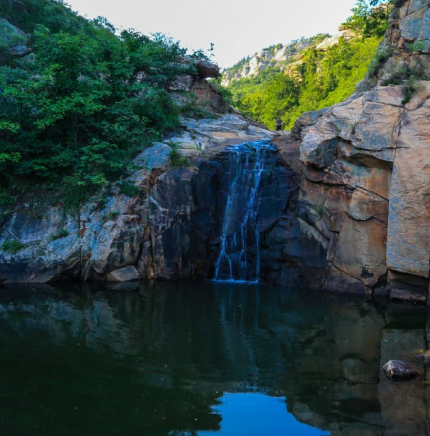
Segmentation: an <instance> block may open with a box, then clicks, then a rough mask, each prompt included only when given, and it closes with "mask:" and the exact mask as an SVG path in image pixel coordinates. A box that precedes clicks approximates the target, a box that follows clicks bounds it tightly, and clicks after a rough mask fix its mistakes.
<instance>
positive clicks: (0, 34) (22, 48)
mask: <svg viewBox="0 0 430 436" xmlns="http://www.w3.org/2000/svg"><path fill="white" fill-rule="evenodd" d="M28 41H29V38H28V36H27V34H26V33H24V32H23V31H22V30H21V29H18V27H16V26H14V25H13V24H11V23H9V21H7V20H6V19H4V18H0V44H1V45H3V46H5V47H7V48H8V49H9V53H10V54H11V55H13V56H24V55H26V54H27V53H28V47H27V44H28Z"/></svg>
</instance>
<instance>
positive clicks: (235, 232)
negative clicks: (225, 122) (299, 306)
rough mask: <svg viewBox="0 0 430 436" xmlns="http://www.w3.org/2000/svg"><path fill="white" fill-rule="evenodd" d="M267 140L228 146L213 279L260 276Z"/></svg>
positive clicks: (253, 280)
mask: <svg viewBox="0 0 430 436" xmlns="http://www.w3.org/2000/svg"><path fill="white" fill-rule="evenodd" d="M269 150H271V151H274V150H275V148H274V147H273V146H272V145H271V144H270V143H269V142H267V141H257V142H250V143H245V144H240V145H237V146H234V147H231V148H229V175H230V185H229V189H228V195H227V204H226V206H225V212H224V217H223V224H222V231H221V250H220V253H219V256H218V259H217V261H216V264H215V280H217V281H232V282H250V283H257V282H258V281H259V278H260V228H259V207H260V191H261V178H262V174H263V171H264V169H265V164H266V155H267V151H269Z"/></svg>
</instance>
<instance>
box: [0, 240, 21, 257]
mask: <svg viewBox="0 0 430 436" xmlns="http://www.w3.org/2000/svg"><path fill="white" fill-rule="evenodd" d="M24 247H25V244H23V243H21V242H20V241H18V240H16V239H12V240H6V241H4V242H3V244H2V245H1V249H2V250H3V251H4V252H6V253H11V254H16V253H18V251H20V250H22V249H23V248H24Z"/></svg>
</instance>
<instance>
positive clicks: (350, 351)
mask: <svg viewBox="0 0 430 436" xmlns="http://www.w3.org/2000/svg"><path fill="white" fill-rule="evenodd" d="M121 286H122V285H117V287H116V288H115V289H111V290H105V289H104V288H99V289H98V288H96V287H91V288H85V289H66V288H65V287H62V288H61V289H54V288H51V287H48V286H45V287H42V288H39V287H38V288H30V287H19V286H18V287H17V286H14V287H13V288H7V289H5V290H2V291H1V293H0V326H1V328H0V346H1V350H2V354H1V356H2V357H1V358H0V374H1V376H0V378H1V385H2V388H3V389H2V392H3V393H2V396H1V403H0V406H1V407H0V422H3V424H0V427H1V426H6V427H5V429H8V430H9V431H10V433H11V434H25V431H28V434H30V427H29V428H28V429H26V428H23V427H22V426H23V425H27V424H28V425H29V426H32V425H34V422H33V421H31V420H29V421H28V423H27V421H25V420H23V419H22V416H33V419H36V418H35V417H36V416H37V419H38V420H41V421H40V422H39V425H42V426H43V425H44V426H45V427H44V428H45V434H47V435H50V434H58V433H55V431H54V429H55V428H57V429H61V428H62V427H64V426H67V428H70V426H71V428H74V429H75V430H76V431H81V430H82V428H81V426H84V425H85V423H87V424H88V425H89V423H90V422H91V423H92V422H94V420H96V421H97V420H99V421H100V422H99V425H100V426H101V427H100V428H102V429H103V432H104V433H103V434H105V435H109V434H118V433H117V432H118V431H119V429H121V428H123V427H124V426H127V425H128V426H129V427H130V428H131V429H132V430H131V431H130V432H129V433H128V434H130V435H132V434H138V431H137V430H139V431H143V429H147V431H148V432H150V430H151V429H152V430H153V432H152V433H148V434H167V432H168V431H171V430H172V429H177V430H184V431H185V430H188V431H191V430H194V431H197V430H213V431H215V430H217V429H219V427H220V422H221V419H222V417H220V416H218V415H217V414H216V413H215V414H213V413H211V410H212V409H213V407H216V405H217V404H219V401H220V398H221V397H222V395H223V392H226V391H227V392H264V393H266V394H268V395H272V396H276V397H286V398H287V405H286V407H287V409H288V411H290V412H291V413H293V414H294V416H295V417H296V418H297V419H298V420H300V421H302V422H304V423H306V424H309V425H312V426H314V427H318V428H321V429H325V430H328V431H330V432H331V433H332V434H333V435H344V436H346V435H355V434H359V435H382V434H384V435H409V436H411V435H419V434H426V433H425V432H426V430H425V426H426V422H427V421H428V417H427V410H426V397H427V391H426V388H425V384H424V383H423V381H422V380H416V381H412V382H408V383H400V384H398V383H395V384H393V383H389V382H388V381H386V379H385V378H384V377H383V376H381V373H380V368H381V366H382V364H383V363H385V362H386V361H387V360H389V359H396V358H405V357H407V358H408V359H409V360H410V359H411V356H415V354H418V352H419V351H421V350H422V349H424V348H425V347H426V343H425V342H426V339H425V338H426V316H425V312H421V311H419V310H418V311H417V309H414V308H407V307H402V308H401V309H397V310H400V311H401V312H399V313H397V312H396V309H395V307H394V306H392V307H390V308H388V309H387V308H386V307H385V306H384V305H381V304H373V303H369V302H366V301H363V300H355V301H354V300H352V301H351V298H350V297H348V299H343V298H341V297H337V296H322V295H319V294H315V293H312V294H311V295H307V294H306V293H304V292H300V293H299V292H292V291H291V292H288V291H285V290H284V291H276V290H273V289H272V288H265V287H253V286H245V287H238V286H237V285H236V286H233V287H231V286H230V285H219V284H214V283H203V284H202V283H200V284H187V283H185V284H184V283H182V284H163V285H153V286H151V285H137V284H136V285H124V288H121ZM421 372H422V370H421ZM75 407H76V409H75ZM112 410H115V414H114V416H113V415H112V413H111V411H112ZM53 411H55V413H54V412H53ZM18 412H19V413H18ZM18 417H20V419H19V420H18ZM77 417H79V419H77ZM42 421H43V423H42ZM18 422H20V423H19V424H18ZM137 423H139V425H137ZM56 426H57V427H56ZM133 429H134V431H135V433H134V432H133ZM383 429H385V430H383ZM155 430H156V431H155ZM383 431H384V433H382V432H383ZM20 432H21V433H20ZM64 434H65V433H64ZM81 434H85V433H81ZM88 434H90V433H88Z"/></svg>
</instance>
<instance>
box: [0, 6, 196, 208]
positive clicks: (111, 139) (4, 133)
mask: <svg viewBox="0 0 430 436" xmlns="http://www.w3.org/2000/svg"><path fill="white" fill-rule="evenodd" d="M12 3H13V2H9V1H7V2H0V15H1V16H2V17H5V18H7V19H9V20H10V21H11V22H12V23H14V24H16V25H19V26H21V27H22V28H23V29H25V30H26V31H31V32H32V42H31V43H32V51H33V54H32V55H31V56H30V57H27V58H23V59H21V60H19V61H14V63H13V64H9V65H3V66H0V141H1V144H2V147H1V153H0V192H3V193H4V192H5V191H6V190H8V191H9V192H14V191H15V192H19V191H23V190H24V189H32V188H34V187H35V186H37V185H43V187H44V188H49V187H51V188H55V189H56V190H62V191H63V192H64V198H66V199H67V200H68V201H69V202H71V203H75V204H76V203H77V204H78V203H79V202H80V201H81V200H82V199H84V198H85V197H86V196H88V195H89V194H91V192H93V191H95V190H96V189H98V188H99V187H100V186H103V185H105V184H106V183H107V182H108V181H111V180H115V179H118V178H119V177H120V176H121V175H123V174H124V173H126V172H127V171H128V170H130V169H131V161H132V158H133V157H134V155H135V154H136V152H137V151H138V150H141V149H142V147H144V146H145V145H147V144H149V143H150V142H151V141H153V140H155V139H157V138H158V137H159V136H160V135H161V134H162V133H163V132H164V131H166V130H169V129H172V128H173V127H175V126H176V125H177V123H178V115H179V108H178V107H177V106H176V104H175V103H174V101H173V100H172V98H171V96H170V94H169V92H168V89H169V85H171V84H172V83H173V82H174V81H175V80H176V78H177V76H178V75H179V74H183V73H184V72H190V71H191V69H192V68H193V67H191V66H190V65H185V64H184V63H183V62H182V61H181V59H183V56H184V55H185V53H186V50H184V49H183V48H181V47H180V46H179V44H178V43H176V42H173V41H172V40H170V39H168V38H166V37H164V36H163V35H155V36H154V37H153V38H148V37H146V36H144V35H141V34H139V33H137V32H135V31H123V32H121V34H120V35H119V36H118V35H116V34H115V29H114V28H113V27H112V25H110V24H109V23H108V22H107V21H106V20H104V19H102V18H99V19H97V20H93V21H88V20H86V19H84V18H82V17H79V16H77V15H76V14H75V13H74V12H72V11H71V10H70V9H69V8H68V7H67V6H66V5H65V4H64V3H63V2H61V1H55V0H23V2H22V3H23V4H24V5H25V8H26V12H25V13H24V12H23V11H22V10H18V11H17V9H16V8H13V7H11V6H10V5H11V4H12Z"/></svg>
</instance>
